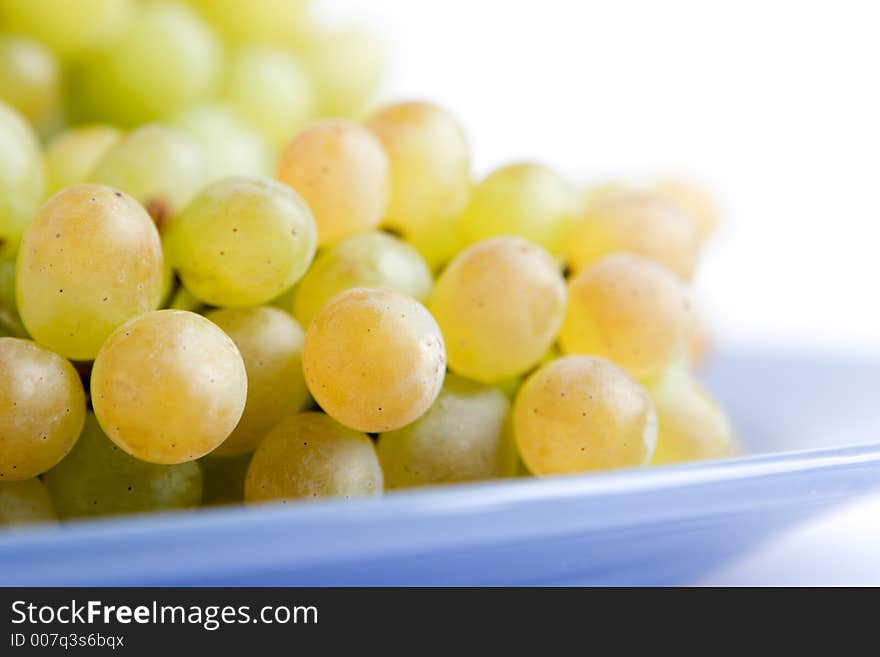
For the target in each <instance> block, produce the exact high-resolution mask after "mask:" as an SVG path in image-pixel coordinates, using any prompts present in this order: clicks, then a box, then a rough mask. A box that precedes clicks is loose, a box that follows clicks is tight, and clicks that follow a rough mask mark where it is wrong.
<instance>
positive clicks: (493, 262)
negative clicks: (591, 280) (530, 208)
mask: <svg viewBox="0 0 880 657" xmlns="http://www.w3.org/2000/svg"><path fill="white" fill-rule="evenodd" d="M429 307H430V309H431V312H432V313H433V314H434V316H435V317H436V318H437V322H438V323H439V324H440V328H441V329H442V330H443V337H444V339H445V340H446V349H447V351H448V354H449V367H450V369H452V371H454V372H455V373H456V374H460V375H461V376H465V377H467V378H470V379H474V380H476V381H482V382H484V383H492V382H495V381H501V380H503V379H507V378H510V377H513V376H517V375H518V374H523V373H524V372H526V371H527V370H528V369H529V368H531V367H532V366H533V365H536V364H537V363H538V362H539V361H540V360H541V357H542V356H543V355H544V354H545V352H546V351H547V349H549V348H550V345H552V344H553V341H554V340H555V339H556V335H557V333H558V332H559V327H560V326H561V325H562V319H563V317H564V315H565V281H564V279H563V278H562V274H561V273H560V271H559V268H558V266H557V264H556V261H555V260H553V257H552V256H551V255H550V254H549V253H547V252H546V251H545V250H544V249H542V248H541V247H539V246H537V245H535V244H532V243H531V242H528V241H526V240H524V239H522V238H521V237H496V238H493V239H489V240H485V241H483V242H478V243H477V244H474V245H473V246H470V247H468V248H467V249H465V250H464V251H462V252H461V253H459V254H458V255H457V256H456V257H455V258H454V259H453V260H452V262H450V263H449V265H448V266H447V267H446V269H445V270H444V271H443V273H442V274H441V275H440V277H439V278H438V279H437V283H436V285H435V286H434V291H433V292H432V293H431V299H430V302H429Z"/></svg>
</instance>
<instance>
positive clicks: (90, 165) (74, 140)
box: [46, 124, 122, 194]
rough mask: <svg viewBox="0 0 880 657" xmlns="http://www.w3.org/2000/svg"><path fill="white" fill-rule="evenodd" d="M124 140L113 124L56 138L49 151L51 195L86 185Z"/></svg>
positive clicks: (77, 129)
mask: <svg viewBox="0 0 880 657" xmlns="http://www.w3.org/2000/svg"><path fill="white" fill-rule="evenodd" d="M121 139H122V132H121V131H120V130H119V129H118V128H115V127H113V126H111V125H102V124H93V125H84V126H77V127H75V128H71V129H69V130H67V131H65V132H62V133H61V134H59V135H58V136H57V137H55V138H54V139H53V140H52V141H51V142H50V143H49V146H48V148H47V149H46V172H47V174H48V185H47V191H48V192H49V193H50V194H54V193H55V192H57V191H59V190H61V189H63V188H64V187H69V186H70V185H75V184H76V183H81V182H85V181H87V180H88V179H89V175H90V174H91V173H92V170H93V169H94V168H95V165H97V164H98V162H99V161H100V160H101V158H102V157H103V156H104V155H105V154H106V153H107V151H109V150H110V149H111V148H113V147H114V146H115V145H116V144H118V143H119V142H120V140H121Z"/></svg>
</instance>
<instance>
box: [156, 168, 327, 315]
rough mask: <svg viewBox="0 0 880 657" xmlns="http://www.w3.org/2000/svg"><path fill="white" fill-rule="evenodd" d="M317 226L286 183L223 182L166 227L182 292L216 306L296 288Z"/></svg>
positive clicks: (240, 179) (312, 248)
mask: <svg viewBox="0 0 880 657" xmlns="http://www.w3.org/2000/svg"><path fill="white" fill-rule="evenodd" d="M316 241H317V229H316V227H315V220H314V219H313V218H312V213H311V212H310V211H309V208H308V206H307V205H306V204H305V203H304V202H303V200H302V199H301V198H300V197H299V196H298V195H297V194H296V192H294V191H293V190H292V189H290V188H289V187H287V186H286V185H282V184H281V183H279V182H275V181H273V180H266V179H261V178H244V177H236V178H226V179H224V180H220V181H217V182H215V183H213V184H211V185H209V186H208V187H206V188H205V189H204V190H202V192H201V193H199V194H198V196H196V198H194V199H193V200H192V202H191V203H190V204H189V205H187V206H186V208H185V209H184V210H183V212H181V213H180V214H179V215H177V216H176V217H174V218H173V219H172V221H171V222H170V224H169V225H168V229H167V239H166V247H167V249H168V257H169V260H170V261H171V264H172V265H173V266H174V268H175V269H176V270H177V273H178V274H179V276H180V279H181V281H183V284H184V285H185V286H186V288H187V289H188V290H189V291H190V292H192V294H193V295H195V296H196V297H197V298H199V299H201V300H202V301H204V302H206V303H209V304H212V305H215V306H232V307H241V306H253V305H259V304H262V303H266V302H268V301H271V300H272V299H274V298H275V297H277V296H278V295H279V294H281V293H282V292H284V291H285V290H286V289H287V288H289V287H290V286H291V285H293V284H294V283H296V282H297V281H298V280H299V279H300V277H302V275H303V274H304V273H305V271H306V269H307V268H308V266H309V264H310V263H311V262H312V258H313V257H314V255H315V244H316Z"/></svg>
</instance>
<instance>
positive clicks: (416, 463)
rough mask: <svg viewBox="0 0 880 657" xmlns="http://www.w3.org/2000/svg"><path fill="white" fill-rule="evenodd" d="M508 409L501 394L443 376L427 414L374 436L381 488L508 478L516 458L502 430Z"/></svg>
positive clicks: (451, 376) (497, 391) (490, 388)
mask: <svg viewBox="0 0 880 657" xmlns="http://www.w3.org/2000/svg"><path fill="white" fill-rule="evenodd" d="M509 410H510V402H509V401H508V400H507V397H505V396H504V393H502V392H501V391H500V390H497V389H496V388H493V387H490V386H486V385H483V384H480V383H475V382H473V381H468V380H467V379H462V378H460V377H457V376H455V375H454V374H450V375H447V376H446V380H445V381H444V383H443V390H442V391H441V392H440V396H439V397H438V398H437V401H435V402H434V405H433V406H431V409H430V410H429V411H428V412H427V413H425V414H424V415H423V416H422V417H420V418H419V419H418V420H416V421H415V422H413V423H412V424H409V425H407V426H405V427H403V428H402V429H397V430H396V431H389V432H387V433H383V434H382V435H381V436H380V437H379V443H378V445H377V451H378V454H379V461H380V462H381V463H382V471H383V473H384V475H385V487H386V488H403V487H407V486H423V485H427V484H442V483H451V482H456V481H474V480H478V479H493V478H496V477H506V476H512V475H513V474H514V473H515V472H516V468H517V465H518V460H517V456H516V448H515V447H514V446H513V441H512V437H511V436H510V433H509V432H507V431H505V429H506V420H507V414H508V411H509Z"/></svg>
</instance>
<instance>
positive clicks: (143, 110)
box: [72, 2, 222, 126]
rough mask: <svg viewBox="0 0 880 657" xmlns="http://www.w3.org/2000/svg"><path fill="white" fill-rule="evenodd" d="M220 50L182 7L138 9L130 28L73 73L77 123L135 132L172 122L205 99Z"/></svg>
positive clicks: (217, 71) (218, 63) (214, 78)
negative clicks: (152, 124) (116, 126)
mask: <svg viewBox="0 0 880 657" xmlns="http://www.w3.org/2000/svg"><path fill="white" fill-rule="evenodd" d="M221 61H222V49H221V47H220V44H219V43H218V41H217V38H216V37H215V35H214V34H213V32H212V31H211V30H210V29H209V28H208V26H207V25H205V23H204V21H203V20H202V19H201V17H200V16H199V15H198V14H197V13H195V12H194V11H193V10H191V9H190V8H189V7H187V6H186V5H184V4H180V3H168V2H164V3H149V4H145V5H142V6H141V7H140V8H139V10H138V12H137V15H136V16H135V18H134V20H133V21H132V23H131V27H130V29H129V30H128V31H126V32H125V33H124V35H123V36H122V38H121V39H120V40H119V41H118V42H116V43H115V44H114V45H113V46H112V47H110V48H109V49H107V50H104V51H102V53H101V54H100V56H99V57H97V58H95V59H93V60H91V61H88V62H85V63H84V64H83V66H82V67H81V68H80V69H78V70H77V71H76V77H75V78H74V84H73V85H72V89H73V92H74V104H75V109H76V110H77V111H78V112H79V114H80V119H86V120H97V121H108V122H110V123H117V124H119V125H123V126H134V125H137V124H140V123H146V122H149V121H157V120H160V119H163V118H165V117H169V116H173V115H175V114H177V113H179V112H181V111H183V110H184V109H186V108H187V107H190V106H192V105H194V104H196V103H198V102H200V101H202V100H205V99H206V98H208V97H209V96H210V95H211V94H212V93H213V92H214V91H215V88H216V85H217V82H218V81H219V74H220V66H221Z"/></svg>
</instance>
